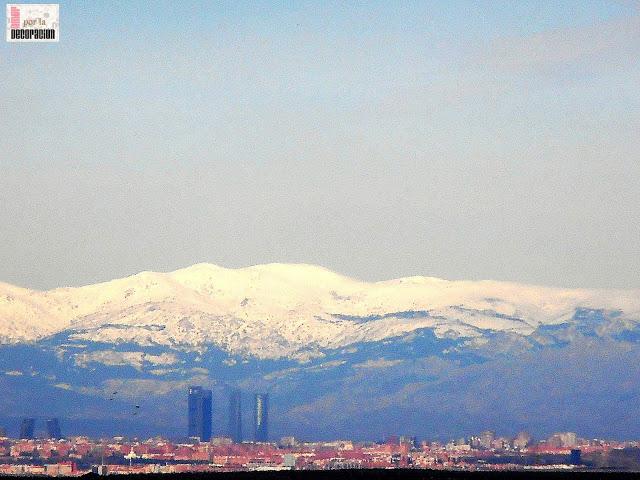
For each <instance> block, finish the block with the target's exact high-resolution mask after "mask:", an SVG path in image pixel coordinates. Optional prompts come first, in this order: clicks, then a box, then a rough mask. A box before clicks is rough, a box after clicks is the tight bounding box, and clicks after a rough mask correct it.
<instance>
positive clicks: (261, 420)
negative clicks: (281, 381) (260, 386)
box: [253, 393, 269, 442]
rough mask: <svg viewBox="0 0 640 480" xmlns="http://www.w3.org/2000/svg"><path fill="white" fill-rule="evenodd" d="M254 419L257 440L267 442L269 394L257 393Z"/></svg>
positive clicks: (254, 432) (254, 431)
mask: <svg viewBox="0 0 640 480" xmlns="http://www.w3.org/2000/svg"><path fill="white" fill-rule="evenodd" d="M253 421H254V430H253V434H254V438H255V441H256V442H266V441H267V440H268V438H269V394H267V393H256V396H255V405H254V409H253Z"/></svg>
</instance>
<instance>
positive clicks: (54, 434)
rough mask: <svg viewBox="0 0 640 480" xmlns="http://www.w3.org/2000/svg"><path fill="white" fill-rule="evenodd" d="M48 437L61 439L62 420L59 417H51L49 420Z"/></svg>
mask: <svg viewBox="0 0 640 480" xmlns="http://www.w3.org/2000/svg"><path fill="white" fill-rule="evenodd" d="M47 437H49V438H53V439H55V440H59V439H61V438H62V433H61V432H60V422H59V421H58V419H57V418H50V419H49V420H47Z"/></svg>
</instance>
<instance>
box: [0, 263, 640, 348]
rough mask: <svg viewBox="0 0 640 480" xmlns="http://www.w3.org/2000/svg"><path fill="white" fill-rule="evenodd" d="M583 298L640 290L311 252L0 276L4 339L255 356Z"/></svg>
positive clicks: (596, 300)
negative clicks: (398, 268)
mask: <svg viewBox="0 0 640 480" xmlns="http://www.w3.org/2000/svg"><path fill="white" fill-rule="evenodd" d="M579 309H596V310H603V311H611V312H616V316H617V317H616V318H619V319H620V321H635V320H636V319H638V318H640V314H639V312H640V291H633V290H631V291H629V290H586V289H558V288H548V287H538V286H532V285H521V284H516V283H509V282H495V281H477V282H473V281H447V280H442V279H438V278H432V277H407V278H400V279H395V280H388V281H382V282H375V283H368V282H363V281H359V280H355V279H352V278H349V277H346V276H343V275H340V274H337V273H335V272H332V271H330V270H328V269H326V268H323V267H319V266H315V265H307V264H281V263H273V264H267V265H255V266H251V267H245V268H239V269H230V268H224V267H220V266H216V265H212V264H207V263H201V264H196V265H193V266H191V267H187V268H184V269H180V270H176V271H174V272H170V273H155V272H141V273H139V274H136V275H133V276H131V277H127V278H123V279H117V280H112V281H110V282H104V283H99V284H95V285H88V286H84V287H79V288H58V289H54V290H50V291H46V292H38V291H33V290H27V289H22V288H19V287H13V286H11V285H7V284H0V341H1V342H3V343H15V342H24V341H33V340H38V339H40V338H43V337H46V336H49V335H53V334H56V333H59V332H62V331H69V332H70V333H71V334H72V335H75V336H76V337H77V338H79V339H86V340H100V341H106V342H113V343H119V342H126V341H133V342H136V343H139V344H141V345H174V346H175V345H178V346H181V348H201V347H203V346H206V345H215V346H217V347H220V348H222V349H224V350H226V351H228V352H230V353H241V354H246V355H255V356H260V357H273V358H276V357H280V356H291V355H302V354H308V352H309V350H310V349H318V348H320V349H322V348H341V347H343V346H346V345H349V344H351V343H355V342H373V341H379V340H383V339H385V338H389V337H394V336H398V335H402V334H406V333H409V332H412V331H415V330H418V329H424V328H428V329H432V330H433V332H434V333H435V334H436V335H437V336H442V337H451V336H457V337H469V338H474V337H478V336H482V335H483V332H487V331H495V332H511V333H515V334H519V335H530V334H532V332H533V331H534V330H536V328H538V327H539V326H540V325H555V324H560V323H562V322H565V321H567V320H568V319H571V318H572V317H573V316H574V315H575V313H576V311H578V310H579Z"/></svg>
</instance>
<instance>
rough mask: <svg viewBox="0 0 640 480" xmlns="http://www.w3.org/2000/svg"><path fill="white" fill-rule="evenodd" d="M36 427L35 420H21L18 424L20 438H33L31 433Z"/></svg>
mask: <svg viewBox="0 0 640 480" xmlns="http://www.w3.org/2000/svg"><path fill="white" fill-rule="evenodd" d="M35 426H36V420H35V418H23V419H22V423H21V424H20V438H25V439H30V438H33V431H34V429H35Z"/></svg>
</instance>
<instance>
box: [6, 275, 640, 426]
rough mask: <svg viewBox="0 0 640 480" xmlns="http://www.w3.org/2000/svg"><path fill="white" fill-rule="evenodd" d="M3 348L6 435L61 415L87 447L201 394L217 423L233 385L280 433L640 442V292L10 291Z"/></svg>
mask: <svg viewBox="0 0 640 480" xmlns="http://www.w3.org/2000/svg"><path fill="white" fill-rule="evenodd" d="M0 341H1V343H2V346H0V371H1V372H2V373H3V375H0V390H1V391H2V393H1V394H0V397H1V398H0V401H3V402H5V403H4V404H5V405H6V406H7V408H6V409H5V410H4V411H2V412H0V420H2V419H4V421H5V423H9V424H13V423H14V422H15V421H17V418H19V417H20V416H21V415H49V414H51V413H55V414H57V415H59V416H61V417H63V418H67V422H68V423H70V424H71V425H73V426H74V428H77V429H78V430H82V431H85V432H88V433H94V432H104V433H112V434H113V433H117V432H115V431H109V429H110V428H111V429H116V430H118V431H119V432H122V433H140V434H144V433H149V434H151V433H165V434H172V435H179V434H182V433H184V432H183V430H184V428H183V423H184V421H183V419H182V416H183V410H184V408H183V403H184V399H183V396H184V389H185V388H186V386H187V385H188V384H189V383H192V382H199V383H206V384H213V385H216V395H217V400H218V407H219V408H218V409H217V411H218V413H217V415H218V417H217V419H216V421H217V422H218V424H220V425H223V424H224V423H225V422H224V418H223V416H224V411H225V406H224V404H223V403H222V406H221V402H224V398H225V396H226V394H227V393H228V390H229V388H230V387H239V388H241V389H243V390H245V391H247V392H251V391H255V390H256V389H261V390H268V391H270V392H271V393H272V397H273V404H274V407H273V408H274V415H273V416H272V418H273V424H274V425H273V427H274V428H273V431H274V433H275V434H276V435H277V434H282V435H285V434H296V435H301V436H305V437H307V438H316V437H328V438H331V437H337V436H356V437H357V436H359V437H365V438H366V437H368V438H376V437H377V436H382V435H384V434H392V433H413V434H417V435H428V434H430V435H454V434H458V435H459V434H464V433H469V432H472V431H475V429H481V428H503V429H509V431H511V430H514V429H521V428H527V429H530V430H532V431H533V432H534V433H535V432H540V433H545V432H546V431H547V430H549V429H551V430H555V429H562V428H565V429H573V430H578V431H583V432H584V433H585V434H588V433H592V434H594V435H605V434H607V433H608V432H615V433H616V435H624V434H629V435H632V434H637V435H640V425H638V423H637V422H636V423H629V422H628V421H626V418H627V416H629V415H631V414H632V413H634V412H635V414H636V417H635V418H638V416H637V413H639V412H638V409H639V407H638V405H639V403H640V402H638V399H640V393H639V390H638V382H637V379H638V378H640V371H639V369H638V366H637V365H638V364H639V363H640V362H638V360H640V290H588V289H579V290H577V289H559V288H548V287H539V286H531V285H521V284H515V283H507V282H494V281H475V282H472V281H446V280H441V279H437V278H430V277H409V278H401V279H396V280H389V281H383V282H376V283H367V282H361V281H358V280H354V279H351V278H348V277H345V276H342V275H339V274H337V273H334V272H331V271H329V270H327V269H324V268H322V267H318V266H313V265H304V264H269V265H257V266H253V267H247V268H242V269H226V268H222V267H218V266H215V265H210V264H198V265H194V266H192V267H188V268H185V269H182V270H177V271H175V272H171V273H153V272H142V273H139V274H137V275H133V276H131V277H128V278H124V279H119V280H113V281H110V282H106V283H101V284H96V285H89V286H85V287H80V288H59V289H54V290H49V291H45V292H41V291H35V290H28V289H23V288H19V287H15V286H11V285H8V284H0ZM541 386H544V388H543V389H541ZM114 388H117V389H118V390H119V391H120V392H121V394H120V395H121V396H120V397H119V398H118V399H117V401H113V400H109V398H108V392H110V391H111V390H113V389H114ZM500 392H502V393H503V395H504V398H503V397H501V396H500ZM42 395H45V396H47V397H48V398H52V400H51V404H50V405H48V406H47V405H44V404H43V403H42V401H38V400H37V398H39V397H40V398H41V397H42ZM141 398H142V399H145V401H146V402H147V410H146V412H147V413H146V414H145V413H144V412H143V413H142V414H141V415H140V416H139V417H136V418H135V419H132V418H131V417H130V416H129V415H130V413H129V412H128V411H127V408H126V405H127V402H129V401H133V400H136V399H137V401H139V399H141ZM605 404H607V407H606V410H605V406H604V405H605ZM172 409H173V410H172ZM152 411H153V413H152ZM145 415H147V416H145ZM134 420H135V421H134ZM214 430H215V428H214ZM585 430H586V431H585ZM217 433H219V434H220V433H223V432H222V431H220V430H219V431H218V432H217Z"/></svg>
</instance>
